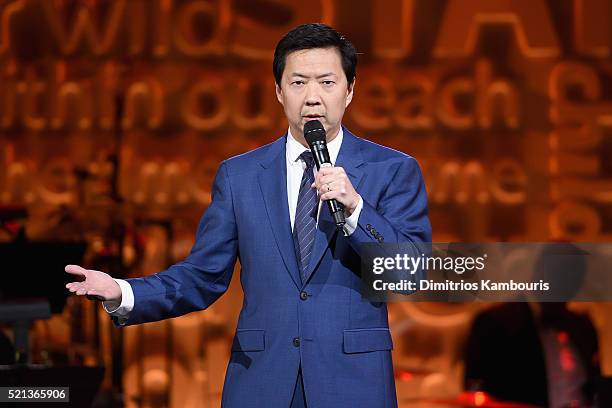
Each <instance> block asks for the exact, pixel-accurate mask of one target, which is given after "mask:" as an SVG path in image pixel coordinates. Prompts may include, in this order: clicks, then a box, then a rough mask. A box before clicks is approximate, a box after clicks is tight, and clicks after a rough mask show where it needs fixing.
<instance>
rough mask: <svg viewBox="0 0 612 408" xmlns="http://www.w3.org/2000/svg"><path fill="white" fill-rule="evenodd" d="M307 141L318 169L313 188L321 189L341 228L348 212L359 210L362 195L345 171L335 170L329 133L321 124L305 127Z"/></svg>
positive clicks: (319, 190)
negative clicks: (330, 154)
mask: <svg viewBox="0 0 612 408" xmlns="http://www.w3.org/2000/svg"><path fill="white" fill-rule="evenodd" d="M304 138H305V139H306V142H307V143H308V146H309V147H310V150H311V151H312V155H313V157H314V159H315V163H316V166H317V170H318V172H317V175H316V177H315V182H314V184H313V187H316V188H317V191H318V192H319V196H320V198H321V200H323V201H327V206H328V208H329V211H330V212H331V214H332V217H333V219H334V222H335V223H336V226H337V227H338V228H342V227H343V226H344V224H345V222H346V221H345V210H346V212H348V214H349V215H350V214H352V212H353V211H354V210H355V208H356V207H357V204H358V203H359V194H357V192H356V191H355V189H354V187H353V185H352V183H351V181H350V180H349V178H348V176H347V174H346V172H345V171H344V169H343V168H342V167H333V166H332V163H331V160H330V157H329V151H328V150H327V142H326V139H325V129H324V128H323V125H322V124H321V122H319V121H318V120H311V121H308V122H306V124H305V125H304Z"/></svg>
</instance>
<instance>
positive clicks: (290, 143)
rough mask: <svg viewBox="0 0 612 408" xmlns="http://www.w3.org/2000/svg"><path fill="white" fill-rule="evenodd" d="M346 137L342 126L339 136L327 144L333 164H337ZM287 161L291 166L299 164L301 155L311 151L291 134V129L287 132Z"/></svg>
mask: <svg viewBox="0 0 612 408" xmlns="http://www.w3.org/2000/svg"><path fill="white" fill-rule="evenodd" d="M343 137H344V131H343V130H342V126H340V131H339V132H338V136H336V137H335V138H334V140H332V141H331V142H329V143H327V150H328V151H329V158H330V160H331V162H332V164H335V163H336V158H338V153H339V152H340V146H342V138H343ZM286 149H287V161H288V162H289V164H295V163H297V164H299V163H300V162H299V161H298V159H299V157H300V154H302V153H304V152H305V151H307V150H308V151H309V150H310V149H308V148H306V147H304V145H302V144H301V143H300V142H298V141H297V139H296V138H295V137H293V135H292V134H291V128H289V130H287V143H286Z"/></svg>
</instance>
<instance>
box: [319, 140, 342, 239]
mask: <svg viewBox="0 0 612 408" xmlns="http://www.w3.org/2000/svg"><path fill="white" fill-rule="evenodd" d="M311 151H312V155H313V157H314V159H315V164H316V165H317V170H321V167H331V166H332V164H331V159H330V158H329V151H328V150H327V145H326V144H325V142H315V143H314V144H313V145H312V146H311ZM327 207H328V208H329V211H330V212H331V215H332V217H333V219H334V223H335V224H336V227H337V228H338V229H342V227H344V224H346V219H345V216H344V206H343V205H342V204H341V203H339V202H338V201H337V200H335V199H331V200H327Z"/></svg>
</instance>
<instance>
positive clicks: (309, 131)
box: [304, 120, 325, 145]
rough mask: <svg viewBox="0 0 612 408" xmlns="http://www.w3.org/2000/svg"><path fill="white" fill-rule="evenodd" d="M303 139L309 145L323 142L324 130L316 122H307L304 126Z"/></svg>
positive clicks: (319, 123)
mask: <svg viewBox="0 0 612 408" xmlns="http://www.w3.org/2000/svg"><path fill="white" fill-rule="evenodd" d="M304 138H305V139H306V142H307V143H308V144H309V145H312V144H313V143H315V142H321V141H325V128H323V125H322V124H321V122H320V121H318V120H309V121H308V122H306V123H305V124H304Z"/></svg>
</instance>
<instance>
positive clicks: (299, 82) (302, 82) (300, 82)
mask: <svg viewBox="0 0 612 408" xmlns="http://www.w3.org/2000/svg"><path fill="white" fill-rule="evenodd" d="M291 85H304V81H293V82H292V83H291Z"/></svg>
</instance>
